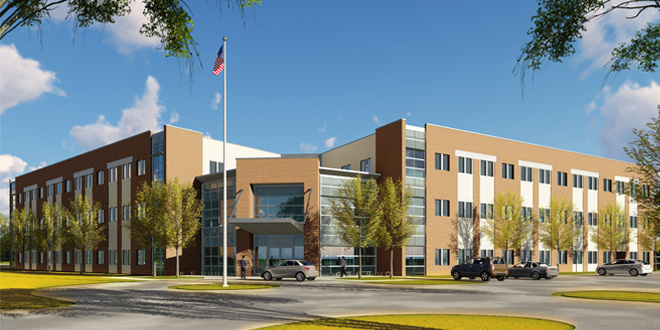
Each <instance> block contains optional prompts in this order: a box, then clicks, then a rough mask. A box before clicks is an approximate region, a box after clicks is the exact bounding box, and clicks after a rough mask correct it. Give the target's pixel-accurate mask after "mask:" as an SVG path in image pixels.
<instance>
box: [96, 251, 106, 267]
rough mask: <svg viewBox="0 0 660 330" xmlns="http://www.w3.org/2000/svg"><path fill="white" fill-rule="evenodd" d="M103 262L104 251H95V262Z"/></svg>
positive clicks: (101, 263) (100, 263)
mask: <svg viewBox="0 0 660 330" xmlns="http://www.w3.org/2000/svg"><path fill="white" fill-rule="evenodd" d="M104 262H105V251H101V250H99V251H96V263H97V264H99V265H103V263H104Z"/></svg>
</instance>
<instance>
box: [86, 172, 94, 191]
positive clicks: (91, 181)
mask: <svg viewBox="0 0 660 330" xmlns="http://www.w3.org/2000/svg"><path fill="white" fill-rule="evenodd" d="M92 185H94V174H87V176H86V177H85V188H89V187H91V186H92Z"/></svg>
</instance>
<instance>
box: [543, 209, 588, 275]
mask: <svg viewBox="0 0 660 330" xmlns="http://www.w3.org/2000/svg"><path fill="white" fill-rule="evenodd" d="M573 210H574V206H573V203H570V202H568V201H567V200H565V199H563V198H562V199H557V198H551V199H550V207H549V208H547V209H545V208H542V209H541V212H542V213H544V215H543V221H539V232H538V233H539V242H541V243H542V244H543V245H544V246H545V247H546V248H549V249H551V250H557V267H559V259H560V257H559V255H560V253H561V251H567V250H572V249H573V247H574V246H575V243H576V233H577V230H576V226H574V225H573ZM580 234H582V231H580Z"/></svg>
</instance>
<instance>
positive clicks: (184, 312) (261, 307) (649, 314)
mask: <svg viewBox="0 0 660 330" xmlns="http://www.w3.org/2000/svg"><path fill="white" fill-rule="evenodd" d="M212 282H214V283H219V282H221V279H220V278H207V279H204V280H201V279H200V280H177V281H171V280H157V281H141V282H128V283H109V284H97V285H89V286H78V287H61V288H53V289H48V290H43V291H40V292H39V294H42V295H46V296H51V297H57V298H62V299H69V300H73V301H75V302H76V304H75V305H73V306H70V307H65V308H59V309H52V310H42V311H35V312H4V313H2V317H1V318H0V328H2V329H18V330H20V329H159V330H163V329H187V330H190V329H195V328H199V329H202V328H203V329H253V328H257V327H260V326H267V325H273V324H280V323H287V322H292V321H297V320H309V319H315V318H321V317H337V316H351V315H370V314H399V313H439V314H484V315H486V314H487V315H511V316H527V317H539V318H546V319H552V320H558V321H564V322H568V323H571V324H574V325H575V326H576V327H577V329H623V328H640V329H652V328H654V327H657V325H658V315H660V304H656V303H637V302H615V301H599V300H583V299H571V298H563V297H557V296H552V293H553V292H560V291H576V290H629V291H647V292H658V293H660V274H658V273H655V274H651V275H650V276H646V277H641V276H637V277H630V276H623V275H621V276H618V275H617V276H604V277H601V276H597V275H561V276H560V277H559V278H555V279H553V280H544V279H542V280H538V281H534V280H531V279H507V280H506V281H503V282H499V281H490V282H487V283H483V284H476V285H438V286H404V285H401V286H399V285H374V284H368V283H358V282H357V281H340V280H334V279H327V278H325V279H324V278H319V279H317V280H316V281H313V282H310V281H304V282H296V281H295V280H286V279H285V280H283V281H271V282H269V283H272V284H279V285H281V286H280V287H279V288H274V289H264V290H240V291H213V292H199V291H181V290H171V289H168V288H167V287H168V286H171V285H175V284H177V285H178V284H184V283H185V284H196V283H207V284H208V283H212ZM239 282H241V283H246V282H255V283H264V281H263V280H261V279H258V278H253V279H248V280H231V281H230V285H231V283H239Z"/></svg>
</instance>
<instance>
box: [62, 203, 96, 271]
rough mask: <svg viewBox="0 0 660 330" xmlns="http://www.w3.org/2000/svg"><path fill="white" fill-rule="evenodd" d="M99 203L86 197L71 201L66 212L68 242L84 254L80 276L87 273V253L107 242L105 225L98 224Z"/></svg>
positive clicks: (81, 259)
mask: <svg viewBox="0 0 660 330" xmlns="http://www.w3.org/2000/svg"><path fill="white" fill-rule="evenodd" d="M100 208H101V204H100V203H99V202H96V203H94V202H93V201H90V200H89V199H88V198H87V196H85V195H82V194H81V195H78V197H77V198H76V199H75V200H73V201H71V206H70V207H69V209H68V210H67V212H66V217H67V223H68V228H67V233H68V238H69V239H68V242H69V245H70V246H71V247H72V248H73V249H77V250H80V251H81V252H82V258H80V274H82V273H84V272H85V264H86V263H85V257H86V253H87V251H93V250H95V249H96V248H98V246H99V244H100V243H101V242H103V241H104V240H105V228H106V226H105V225H99V223H98V211H99V209H100Z"/></svg>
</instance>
